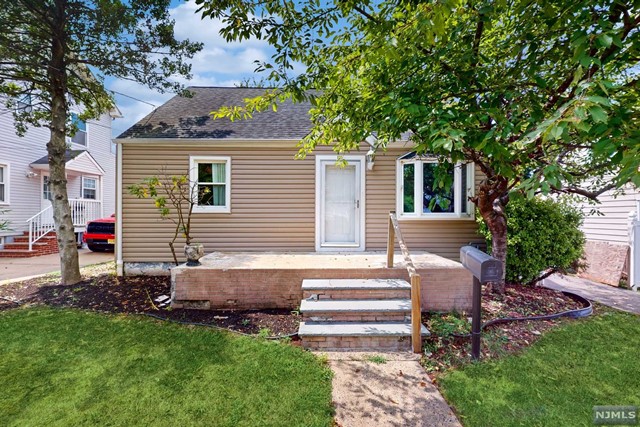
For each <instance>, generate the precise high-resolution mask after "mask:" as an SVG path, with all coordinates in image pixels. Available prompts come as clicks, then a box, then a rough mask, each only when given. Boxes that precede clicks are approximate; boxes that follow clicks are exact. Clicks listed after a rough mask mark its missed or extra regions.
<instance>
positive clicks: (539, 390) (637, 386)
mask: <svg viewBox="0 0 640 427" xmlns="http://www.w3.org/2000/svg"><path fill="white" fill-rule="evenodd" d="M639 348H640V317H639V316H634V315H631V314H626V313H622V312H618V311H613V310H610V309H605V310H604V312H603V313H602V314H599V315H597V316H594V317H593V318H589V319H585V320H580V321H575V322H571V323H568V324H566V325H564V326H562V327H559V328H557V329H554V330H552V331H550V332H548V333H547V334H545V335H544V336H543V337H542V338H541V339H540V340H539V341H538V342H536V343H535V344H534V345H533V346H532V347H531V348H529V349H528V350H526V351H525V352H523V353H522V354H519V355H513V356H507V357H505V358H503V359H500V360H497V361H492V362H483V363H475V364H470V365H467V366H465V367H463V368H461V369H459V370H455V371H452V372H450V373H448V374H446V375H444V376H443V377H441V378H440V386H441V390H442V391H443V393H444V395H445V397H446V399H447V400H448V401H449V403H450V404H452V405H453V406H454V408H455V409H456V411H457V413H458V415H459V416H460V418H461V421H462V422H463V424H464V425H465V426H496V427H498V426H552V425H554V426H592V425H593V413H592V410H593V406H594V405H640V361H639V359H638V349H639Z"/></svg>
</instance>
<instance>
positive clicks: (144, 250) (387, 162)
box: [121, 143, 479, 262]
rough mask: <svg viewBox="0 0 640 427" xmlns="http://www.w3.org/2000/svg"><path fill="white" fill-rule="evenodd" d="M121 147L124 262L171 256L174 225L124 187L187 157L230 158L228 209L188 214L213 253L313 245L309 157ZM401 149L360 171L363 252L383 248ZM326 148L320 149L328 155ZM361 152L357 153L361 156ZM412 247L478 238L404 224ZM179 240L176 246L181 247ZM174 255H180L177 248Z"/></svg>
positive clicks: (440, 224)
mask: <svg viewBox="0 0 640 427" xmlns="http://www.w3.org/2000/svg"><path fill="white" fill-rule="evenodd" d="M121 148H122V150H123V152H122V153H123V166H122V171H123V191H122V193H123V218H122V220H123V222H122V224H123V260H124V261H125V262H160V261H170V260H171V254H170V251H169V248H168V245H167V243H168V242H169V241H170V240H171V238H172V233H173V229H174V228H173V225H172V224H171V223H170V222H169V221H162V220H161V219H159V215H158V212H157V209H155V207H154V206H153V203H152V202H151V201H150V200H144V199H137V198H135V197H134V196H132V195H130V194H129V192H128V190H127V187H128V186H130V185H131V184H134V183H139V182H141V181H142V180H143V179H144V178H146V177H149V176H151V175H154V174H157V173H158V171H159V169H160V168H161V167H162V166H166V167H167V170H168V172H169V173H171V174H185V173H187V172H188V168H189V156H190V155H197V156H207V155H210V156H229V157H231V213H194V214H193V225H192V230H193V233H192V234H193V236H194V239H195V240H196V241H198V242H202V243H204V245H205V251H206V252H213V251H302V252H313V251H314V250H315V191H316V183H315V156H314V155H309V156H308V157H307V158H306V159H305V160H295V159H294V155H295V153H296V148H295V147H294V146H293V145H292V147H291V148H273V147H269V148H250V147H238V148H228V147H214V146H210V147H175V146H173V147H172V146H163V145H150V144H132V143H127V144H123V145H122V146H121ZM407 151H408V150H407V149H394V150H390V151H389V152H387V153H380V154H379V155H378V156H377V158H376V162H375V167H374V169H373V171H366V232H365V234H366V248H365V249H366V250H368V251H374V250H384V249H385V248H386V239H387V218H388V213H389V211H390V210H394V209H395V200H396V199H395V192H396V173H395V165H396V159H397V157H398V156H400V155H402V154H404V153H405V152H407ZM329 152H330V151H329V149H328V148H326V147H323V148H321V149H320V150H318V153H322V154H327V153H329ZM364 152H366V150H365V151H363V152H362V153H361V154H362V155H363V156H364ZM401 227H402V230H403V232H404V234H405V237H406V240H407V243H408V245H409V248H410V249H415V250H429V251H432V252H434V253H436V254H439V255H443V256H446V257H449V258H452V259H457V258H458V253H459V249H460V246H462V245H464V244H467V243H469V242H470V241H477V240H478V239H479V238H478V236H477V235H476V232H475V231H476V226H475V223H474V222H473V221H468V220H467V221H465V220H455V221H444V220H441V221H403V222H402V223H401ZM181 243H182V241H180V242H179V243H178V246H179V247H181ZM178 252H181V250H179V251H178Z"/></svg>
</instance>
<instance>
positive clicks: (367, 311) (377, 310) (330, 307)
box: [300, 299, 411, 322]
mask: <svg viewBox="0 0 640 427" xmlns="http://www.w3.org/2000/svg"><path fill="white" fill-rule="evenodd" d="M300 311H301V312H302V313H304V316H305V319H307V318H308V319H309V320H310V321H313V322H330V321H335V322H383V321H397V322H405V321H407V322H410V321H411V300H409V299H382V300H364V299H360V300H318V301H314V300H302V303H301V304H300Z"/></svg>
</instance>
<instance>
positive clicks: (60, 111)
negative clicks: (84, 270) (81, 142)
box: [47, 0, 82, 285]
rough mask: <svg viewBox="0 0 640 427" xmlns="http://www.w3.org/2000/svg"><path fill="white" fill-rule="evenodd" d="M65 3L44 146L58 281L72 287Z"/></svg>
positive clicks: (74, 259)
mask: <svg viewBox="0 0 640 427" xmlns="http://www.w3.org/2000/svg"><path fill="white" fill-rule="evenodd" d="M64 7H65V1H64V0H57V1H56V6H55V9H56V10H55V12H56V16H55V17H54V20H55V24H54V34H53V44H52V55H51V64H50V67H49V71H48V73H49V82H50V85H51V86H50V87H51V139H50V140H49V143H48V144H47V152H48V154H49V182H50V183H51V189H52V192H53V200H52V202H51V204H52V206H53V221H54V223H55V226H56V233H57V240H58V248H59V249H60V270H61V273H62V274H61V281H62V283H63V284H65V285H72V284H74V283H78V282H79V281H80V280H82V276H80V264H79V262H78V247H77V246H76V237H75V233H74V228H73V221H72V217H71V208H70V206H69V197H68V196H67V173H66V168H65V152H66V150H67V144H66V140H65V136H66V122H67V98H66V96H67V78H66V71H65V70H66V64H65V59H64V55H65V45H66V41H65V30H64V22H65V19H64V15H65V10H64Z"/></svg>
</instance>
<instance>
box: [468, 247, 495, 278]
mask: <svg viewBox="0 0 640 427" xmlns="http://www.w3.org/2000/svg"><path fill="white" fill-rule="evenodd" d="M460 262H461V263H462V265H463V266H464V267H465V268H466V269H467V270H469V271H470V272H471V274H473V275H474V276H475V277H476V278H477V279H478V280H479V281H480V282H481V283H486V282H496V281H499V280H502V263H501V262H500V261H498V260H497V259H495V258H493V257H492V256H491V255H487V254H486V253H484V252H482V251H481V250H479V249H476V248H474V247H473V246H463V247H462V248H460Z"/></svg>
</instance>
